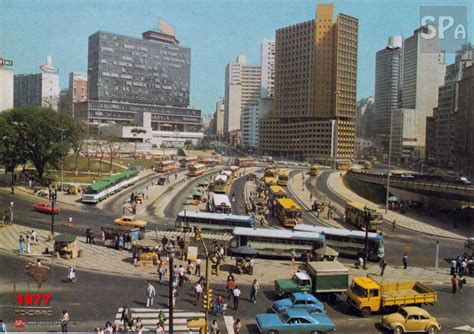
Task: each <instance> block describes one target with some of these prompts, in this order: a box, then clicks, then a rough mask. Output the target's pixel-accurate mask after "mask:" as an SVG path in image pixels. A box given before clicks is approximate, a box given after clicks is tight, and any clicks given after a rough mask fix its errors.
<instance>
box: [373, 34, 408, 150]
mask: <svg viewBox="0 0 474 334" xmlns="http://www.w3.org/2000/svg"><path fill="white" fill-rule="evenodd" d="M402 65H403V37H402V36H391V37H389V39H388V45H387V47H386V48H384V49H382V50H380V51H378V52H377V54H376V56H375V105H374V108H375V110H374V112H375V126H374V131H375V135H376V137H377V140H378V142H380V143H381V145H382V147H383V150H384V152H385V153H388V146H389V135H390V121H391V112H394V111H395V110H397V109H398V108H400V102H401V101H400V98H401V84H402Z"/></svg>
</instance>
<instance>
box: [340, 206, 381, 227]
mask: <svg viewBox="0 0 474 334" xmlns="http://www.w3.org/2000/svg"><path fill="white" fill-rule="evenodd" d="M366 210H367V211H368V214H369V225H368V230H369V232H377V231H381V230H382V223H383V216H382V214H381V213H379V212H377V210H375V209H373V208H369V207H367V206H366V205H364V204H362V203H358V202H348V203H347V204H346V222H347V223H350V224H352V225H354V226H357V227H358V228H360V229H362V230H365V212H366Z"/></svg>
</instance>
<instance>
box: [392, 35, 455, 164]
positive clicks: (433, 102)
mask: <svg viewBox="0 0 474 334" xmlns="http://www.w3.org/2000/svg"><path fill="white" fill-rule="evenodd" d="M428 29H429V28H428V27H427V26H423V27H420V28H418V29H416V30H415V31H414V32H413V35H412V36H410V37H408V38H407V39H405V42H404V46H403V74H402V76H403V80H402V96H401V109H398V110H396V111H394V113H393V118H397V119H396V120H395V121H394V122H396V123H397V131H393V129H392V138H393V141H392V158H394V159H397V160H406V159H413V160H419V159H424V156H425V142H426V118H427V117H428V116H433V108H435V107H436V106H437V104H438V88H439V87H440V86H442V85H443V82H444V73H445V70H446V65H445V62H444V58H445V57H444V52H442V51H441V49H440V44H439V36H438V35H436V36H435V37H434V38H432V39H428V38H424V37H423V33H427V32H428Z"/></svg>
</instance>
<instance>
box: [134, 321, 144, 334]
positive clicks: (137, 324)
mask: <svg viewBox="0 0 474 334" xmlns="http://www.w3.org/2000/svg"><path fill="white" fill-rule="evenodd" d="M134 327H135V328H134V333H136V334H141V333H142V332H143V323H142V318H137V321H136V322H135V326H134Z"/></svg>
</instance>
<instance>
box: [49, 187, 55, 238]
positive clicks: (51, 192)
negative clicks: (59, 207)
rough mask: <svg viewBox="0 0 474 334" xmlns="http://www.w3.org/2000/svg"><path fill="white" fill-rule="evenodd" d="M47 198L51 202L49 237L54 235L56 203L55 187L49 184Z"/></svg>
mask: <svg viewBox="0 0 474 334" xmlns="http://www.w3.org/2000/svg"><path fill="white" fill-rule="evenodd" d="M48 189H49V200H50V202H51V237H53V236H54V204H55V203H56V198H57V192H56V188H55V187H52V186H51V185H49V188H48Z"/></svg>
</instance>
